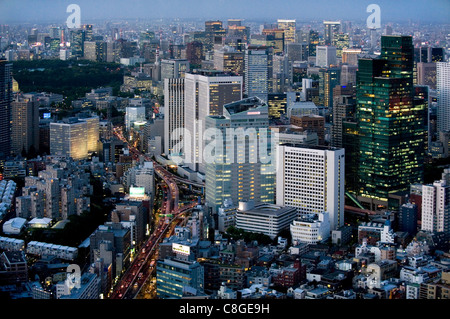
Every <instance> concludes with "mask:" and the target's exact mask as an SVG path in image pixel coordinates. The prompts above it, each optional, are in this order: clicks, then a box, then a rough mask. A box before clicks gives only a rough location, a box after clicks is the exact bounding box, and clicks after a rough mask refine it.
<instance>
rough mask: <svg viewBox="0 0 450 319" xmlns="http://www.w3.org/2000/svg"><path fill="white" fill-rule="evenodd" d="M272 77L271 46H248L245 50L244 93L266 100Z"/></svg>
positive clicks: (270, 89) (269, 91)
mask: <svg viewBox="0 0 450 319" xmlns="http://www.w3.org/2000/svg"><path fill="white" fill-rule="evenodd" d="M272 77H273V48H271V47H266V46H248V48H247V50H246V51H245V80H244V93H245V95H246V96H247V97H252V96H257V97H259V98H261V99H262V100H264V101H267V95H268V94H269V93H271V92H272Z"/></svg>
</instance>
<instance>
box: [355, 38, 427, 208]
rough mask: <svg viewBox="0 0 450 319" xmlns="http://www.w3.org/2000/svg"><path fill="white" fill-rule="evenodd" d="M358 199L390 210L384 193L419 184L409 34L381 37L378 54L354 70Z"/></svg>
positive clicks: (418, 114)
mask: <svg viewBox="0 0 450 319" xmlns="http://www.w3.org/2000/svg"><path fill="white" fill-rule="evenodd" d="M356 95H357V108H356V122H357V123H358V129H357V130H358V144H359V145H358V147H359V159H358V162H359V164H358V169H357V173H358V179H359V183H360V185H359V186H358V188H359V191H358V195H359V196H358V199H359V200H360V201H362V202H364V203H366V204H367V205H369V206H370V207H371V208H372V209H374V205H382V206H384V207H386V206H388V207H393V206H392V205H394V204H389V202H388V201H389V195H390V194H392V193H395V192H398V191H402V190H407V189H409V186H410V185H411V184H415V183H421V182H422V180H423V160H424V143H425V139H426V131H425V130H424V127H423V122H424V120H425V119H424V116H423V110H421V109H418V107H416V106H415V105H414V91H413V46H412V38H411V37H409V36H382V37H381V56H380V57H379V58H377V59H360V60H359V66H358V72H357V93H356Z"/></svg>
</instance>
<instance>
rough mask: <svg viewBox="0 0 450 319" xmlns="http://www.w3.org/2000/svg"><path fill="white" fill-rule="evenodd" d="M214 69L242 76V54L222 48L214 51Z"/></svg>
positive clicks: (231, 49)
mask: <svg viewBox="0 0 450 319" xmlns="http://www.w3.org/2000/svg"><path fill="white" fill-rule="evenodd" d="M214 69H216V70H218V71H223V72H225V73H230V74H232V75H240V76H243V75H244V52H241V51H237V50H236V49H235V48H231V47H227V46H225V47H223V48H222V49H220V50H214Z"/></svg>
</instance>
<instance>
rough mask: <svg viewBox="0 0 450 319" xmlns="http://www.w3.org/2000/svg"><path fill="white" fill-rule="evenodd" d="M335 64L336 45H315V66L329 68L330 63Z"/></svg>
mask: <svg viewBox="0 0 450 319" xmlns="http://www.w3.org/2000/svg"><path fill="white" fill-rule="evenodd" d="M336 64H337V58H336V47H333V46H320V45H318V46H317V47H316V66H318V67H322V68H329V67H330V65H336Z"/></svg>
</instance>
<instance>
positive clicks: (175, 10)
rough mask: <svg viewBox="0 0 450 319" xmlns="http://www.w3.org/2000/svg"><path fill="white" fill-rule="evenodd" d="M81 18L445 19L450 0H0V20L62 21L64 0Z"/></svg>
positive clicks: (436, 20)
mask: <svg viewBox="0 0 450 319" xmlns="http://www.w3.org/2000/svg"><path fill="white" fill-rule="evenodd" d="M72 3H73V4H78V5H79V6H80V8H81V23H83V19H85V20H92V19H104V18H113V19H118V18H127V19H129V18H200V19H204V20H209V19H224V20H225V19H228V18H241V19H249V20H250V19H253V20H269V19H270V20H275V19H277V18H286V19H297V21H302V20H303V21H308V20H314V19H317V20H321V19H344V20H361V21H365V20H366V18H367V17H368V16H369V14H370V13H367V12H366V8H367V6H368V5H369V4H371V3H374V4H378V5H379V6H380V8H381V21H382V23H383V21H386V22H387V21H408V20H409V19H411V20H413V21H422V22H430V21H431V22H432V21H435V22H449V23H450V0H0V24H2V23H12V22H39V21H52V22H56V23H57V22H59V21H60V22H61V23H65V21H66V19H67V17H68V16H69V15H70V13H67V12H66V8H67V6H68V5H69V4H72Z"/></svg>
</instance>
